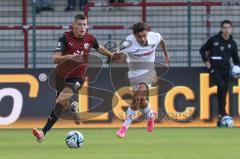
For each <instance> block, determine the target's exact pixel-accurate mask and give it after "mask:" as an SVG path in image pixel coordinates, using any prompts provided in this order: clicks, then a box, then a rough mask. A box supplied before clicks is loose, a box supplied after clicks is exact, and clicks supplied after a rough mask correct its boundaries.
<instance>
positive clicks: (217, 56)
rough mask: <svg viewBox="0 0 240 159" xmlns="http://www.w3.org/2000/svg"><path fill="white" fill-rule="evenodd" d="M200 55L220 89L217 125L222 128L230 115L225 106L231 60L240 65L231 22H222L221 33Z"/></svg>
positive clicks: (204, 46) (203, 47) (209, 41)
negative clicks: (221, 124)
mask: <svg viewBox="0 0 240 159" xmlns="http://www.w3.org/2000/svg"><path fill="white" fill-rule="evenodd" d="M200 54H201V57H202V60H203V62H204V63H205V65H206V67H207V69H208V70H209V73H210V78H211V79H213V81H214V83H215V84H216V85H217V87H218V88H217V100H218V113H219V116H218V119H219V120H218V123H217V125H218V126H220V120H221V118H223V117H224V116H227V115H228V114H227V113H226V110H225V106H226V95H227V91H228V85H229V78H230V68H231V64H230V60H231V59H232V61H233V63H234V64H235V65H239V64H240V62H239V58H238V48H237V43H236V41H235V40H234V39H233V37H232V22H231V21H230V20H224V21H222V22H221V31H220V32H219V33H218V34H216V35H214V36H212V37H210V38H209V39H208V40H207V42H206V43H205V44H204V45H203V46H202V47H201V49H200Z"/></svg>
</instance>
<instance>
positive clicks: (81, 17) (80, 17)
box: [74, 14, 87, 21]
mask: <svg viewBox="0 0 240 159" xmlns="http://www.w3.org/2000/svg"><path fill="white" fill-rule="evenodd" d="M78 19H81V20H86V19H87V17H86V16H85V15H82V14H77V15H75V17H74V20H75V21H76V20H78Z"/></svg>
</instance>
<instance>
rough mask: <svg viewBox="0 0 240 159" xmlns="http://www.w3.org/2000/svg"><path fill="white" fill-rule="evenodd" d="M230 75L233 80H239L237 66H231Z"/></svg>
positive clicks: (239, 68) (239, 71) (239, 69)
mask: <svg viewBox="0 0 240 159" xmlns="http://www.w3.org/2000/svg"><path fill="white" fill-rule="evenodd" d="M230 74H231V76H233V77H234V78H237V79H239V78H240V67H239V66H238V65H232V67H231V72H230Z"/></svg>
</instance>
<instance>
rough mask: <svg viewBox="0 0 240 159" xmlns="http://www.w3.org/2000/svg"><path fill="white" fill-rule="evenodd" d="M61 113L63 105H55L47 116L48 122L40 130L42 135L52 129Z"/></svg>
mask: <svg viewBox="0 0 240 159" xmlns="http://www.w3.org/2000/svg"><path fill="white" fill-rule="evenodd" d="M62 112H63V105H61V104H56V107H55V109H54V110H53V111H52V112H51V114H50V115H49V116H48V120H47V123H46V125H45V126H44V128H43V129H42V131H43V133H44V135H45V134H46V133H47V132H48V131H49V130H50V129H51V128H52V127H53V125H54V124H55V123H56V122H57V121H58V119H59V117H60V116H61V114H62Z"/></svg>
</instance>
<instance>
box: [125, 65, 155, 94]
mask: <svg viewBox="0 0 240 159" xmlns="http://www.w3.org/2000/svg"><path fill="white" fill-rule="evenodd" d="M157 81H158V77H157V74H156V71H155V69H154V68H153V69H150V70H148V71H147V72H146V73H145V74H141V75H139V76H135V77H130V78H129V82H130V87H131V89H132V90H136V89H137V87H138V84H139V83H145V84H146V85H147V86H148V89H151V87H152V85H153V84H156V83H157Z"/></svg>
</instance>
